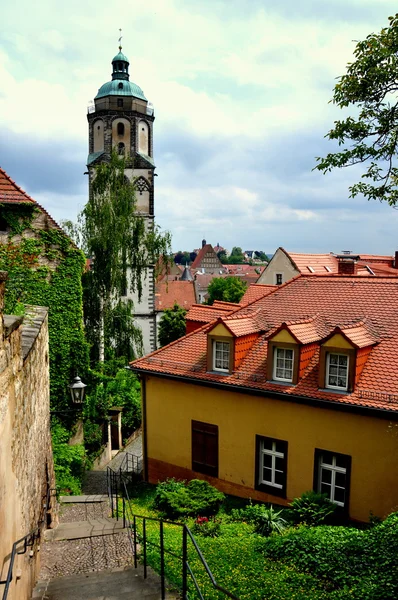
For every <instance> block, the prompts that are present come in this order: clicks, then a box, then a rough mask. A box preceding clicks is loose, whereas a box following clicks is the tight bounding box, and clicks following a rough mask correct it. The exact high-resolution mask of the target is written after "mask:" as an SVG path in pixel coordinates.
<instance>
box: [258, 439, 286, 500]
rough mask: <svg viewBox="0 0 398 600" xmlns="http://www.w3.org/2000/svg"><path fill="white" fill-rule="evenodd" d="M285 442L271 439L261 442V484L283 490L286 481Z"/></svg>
mask: <svg viewBox="0 0 398 600" xmlns="http://www.w3.org/2000/svg"><path fill="white" fill-rule="evenodd" d="M282 445H283V442H277V441H275V440H271V439H269V438H263V439H262V440H261V441H260V472H259V484H260V485H270V486H272V487H276V488H279V489H282V488H283V485H284V481H285V470H284V460H285V453H284V452H283V448H282Z"/></svg>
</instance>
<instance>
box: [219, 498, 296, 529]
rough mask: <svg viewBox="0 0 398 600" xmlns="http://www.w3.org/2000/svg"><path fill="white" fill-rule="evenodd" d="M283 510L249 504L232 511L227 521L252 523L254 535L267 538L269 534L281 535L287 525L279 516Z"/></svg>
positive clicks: (264, 505)
mask: <svg viewBox="0 0 398 600" xmlns="http://www.w3.org/2000/svg"><path fill="white" fill-rule="evenodd" d="M282 513H283V510H278V511H276V510H274V507H273V506H272V505H271V506H267V505H266V504H252V503H251V502H250V503H249V504H248V505H247V506H245V507H244V508H240V509H236V508H235V509H232V510H231V514H230V516H229V519H230V520H231V521H241V522H245V523H252V524H253V525H254V528H255V531H256V533H259V534H260V535H263V536H265V537H268V536H269V535H271V533H282V532H283V531H284V530H285V529H286V527H287V525H288V523H287V521H286V520H285V519H284V518H283V517H282V516H281V515H282Z"/></svg>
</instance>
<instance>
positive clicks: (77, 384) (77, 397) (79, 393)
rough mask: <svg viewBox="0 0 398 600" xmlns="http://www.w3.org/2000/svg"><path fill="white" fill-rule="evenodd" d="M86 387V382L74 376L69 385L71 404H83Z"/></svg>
mask: <svg viewBox="0 0 398 600" xmlns="http://www.w3.org/2000/svg"><path fill="white" fill-rule="evenodd" d="M86 387H87V386H86V384H85V383H83V382H82V380H81V379H80V377H75V378H74V380H73V382H72V383H71V384H70V385H69V389H70V395H71V397H72V402H73V404H83V399H84V392H85V391H86Z"/></svg>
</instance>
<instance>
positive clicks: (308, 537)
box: [263, 513, 398, 600]
mask: <svg viewBox="0 0 398 600" xmlns="http://www.w3.org/2000/svg"><path fill="white" fill-rule="evenodd" d="M263 553H264V555H265V556H266V557H268V558H272V559H273V560H278V561H284V562H285V563H289V564H294V565H295V566H296V567H297V568H299V569H300V570H302V571H306V572H309V573H311V574H312V575H315V576H316V577H318V578H319V579H320V580H323V581H325V582H326V583H327V586H328V588H329V589H330V597H331V598H348V597H349V598H354V599H356V600H393V599H395V598H397V597H398V563H397V560H396V557H397V555H398V554H397V553H398V514H397V513H393V514H392V515H390V516H389V517H388V518H387V519H386V520H385V521H384V522H383V523H381V524H379V525H377V526H375V527H374V528H372V529H369V530H366V531H359V530H358V529H353V528H347V527H330V526H322V527H314V528H309V527H300V528H299V529H296V530H290V531H289V532H288V533H287V534H285V535H283V536H281V537H272V538H270V539H268V540H267V541H266V543H265V544H264V546H263ZM332 590H335V591H334V592H333V591H332Z"/></svg>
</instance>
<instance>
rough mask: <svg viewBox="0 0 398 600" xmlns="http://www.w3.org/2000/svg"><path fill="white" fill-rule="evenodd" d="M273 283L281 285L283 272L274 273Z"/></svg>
mask: <svg viewBox="0 0 398 600" xmlns="http://www.w3.org/2000/svg"><path fill="white" fill-rule="evenodd" d="M275 283H276V285H282V283H283V273H275Z"/></svg>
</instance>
